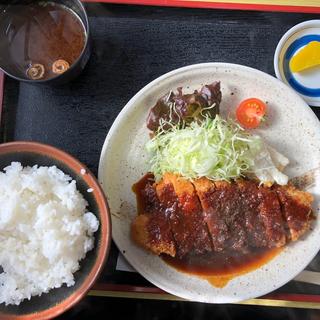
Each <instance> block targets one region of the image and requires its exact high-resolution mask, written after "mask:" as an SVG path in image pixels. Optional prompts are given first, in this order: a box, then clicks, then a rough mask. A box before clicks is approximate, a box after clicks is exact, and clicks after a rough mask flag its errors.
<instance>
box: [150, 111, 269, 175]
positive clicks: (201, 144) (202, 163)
mask: <svg viewBox="0 0 320 320" xmlns="http://www.w3.org/2000/svg"><path fill="white" fill-rule="evenodd" d="M167 124H168V123H167ZM262 146H263V141H262V139H261V138H260V137H259V136H254V135H250V134H249V133H248V132H246V131H245V130H244V129H243V128H242V127H241V126H240V125H238V124H236V123H235V122H233V121H231V120H224V119H221V118H220V117H219V116H218V115H217V116H216V117H215V118H214V119H210V118H206V119H205V120H204V121H203V122H201V123H197V122H192V123H191V124H190V125H189V126H186V127H184V128H179V127H178V126H173V125H172V126H171V129H169V130H164V129H163V126H162V128H161V127H160V129H159V130H158V132H157V133H156V135H155V136H154V137H153V139H151V140H150V141H148V143H147V144H146V149H147V152H148V153H149V155H150V159H149V163H150V165H151V172H153V173H154V175H155V177H156V178H157V179H159V178H160V177H161V176H162V175H163V174H164V173H165V172H173V173H177V174H180V175H182V176H184V177H186V178H189V179H195V178H200V177H207V178H209V179H211V180H227V181H229V180H231V179H235V178H238V177H240V176H243V175H244V174H245V173H246V172H247V171H248V170H249V169H250V168H252V167H253V165H254V158H255V155H257V154H258V153H259V152H260V150H261V148H262Z"/></svg>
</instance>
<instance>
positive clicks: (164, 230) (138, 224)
mask: <svg viewBox="0 0 320 320" xmlns="http://www.w3.org/2000/svg"><path fill="white" fill-rule="evenodd" d="M141 183H143V185H141ZM134 190H135V192H136V195H137V199H138V203H139V205H140V206H139V208H138V213H139V214H138V215H137V216H136V217H135V219H134V221H133V222H132V224H131V237H132V239H133V240H134V242H135V243H136V244H138V245H139V246H141V247H142V248H145V249H147V250H149V251H151V252H153V253H155V254H157V255H159V254H161V253H166V254H168V255H170V256H172V257H174V256H175V255H176V248H175V243H174V239H173V235H172V232H171V228H170V222H169V220H168V215H167V212H166V209H165V208H163V207H162V206H161V203H160V201H159V199H158V196H157V193H156V189H155V186H154V179H153V178H152V177H145V179H141V180H140V181H139V182H138V184H136V185H135V186H134Z"/></svg>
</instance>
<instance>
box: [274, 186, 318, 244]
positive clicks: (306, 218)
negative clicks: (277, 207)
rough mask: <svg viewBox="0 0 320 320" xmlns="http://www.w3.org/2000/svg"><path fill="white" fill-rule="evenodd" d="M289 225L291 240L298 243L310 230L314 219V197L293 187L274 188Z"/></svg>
mask: <svg viewBox="0 0 320 320" xmlns="http://www.w3.org/2000/svg"><path fill="white" fill-rule="evenodd" d="M274 189H275V191H276V193H277V195H278V199H279V201H280V204H281V210H282V214H283V217H284V219H285V221H286V223H287V229H288V238H289V240H292V241H296V240H297V239H298V238H299V237H300V236H301V235H303V234H304V233H305V232H306V231H307V230H308V229H309V228H310V224H311V219H312V217H313V216H312V207H311V205H312V202H313V197H312V195H311V194H310V193H308V192H304V191H300V190H298V189H296V188H295V187H293V186H291V185H287V186H275V187H274Z"/></svg>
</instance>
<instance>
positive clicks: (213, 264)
mask: <svg viewBox="0 0 320 320" xmlns="http://www.w3.org/2000/svg"><path fill="white" fill-rule="evenodd" d="M280 251H281V248H274V249H269V248H250V250H249V251H248V252H247V253H241V252H236V251H232V250H230V251H229V250H224V251H223V252H215V253H209V254H206V255H196V256H187V257H185V258H183V259H178V258H172V257H169V256H163V257H162V258H163V260H164V261H165V262H166V263H167V264H169V265H170V266H172V267H174V268H175V269H177V270H179V271H182V272H185V273H189V274H194V275H197V276H200V277H201V278H203V279H205V280H207V281H208V282H210V283H211V284H212V285H214V286H215V287H218V288H222V287H224V286H225V285H226V284H227V283H228V282H229V281H230V280H231V279H233V278H235V277H237V276H240V275H242V274H245V273H248V272H250V271H253V270H255V269H257V268H259V267H261V266H262V265H264V264H265V263H267V262H268V261H270V260H271V259H272V258H274V257H275V256H276V255H277V254H278V253H279V252H280Z"/></svg>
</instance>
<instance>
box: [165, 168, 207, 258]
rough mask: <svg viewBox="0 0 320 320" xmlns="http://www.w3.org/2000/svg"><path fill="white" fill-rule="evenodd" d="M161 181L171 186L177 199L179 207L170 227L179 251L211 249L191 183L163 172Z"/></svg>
mask: <svg viewBox="0 0 320 320" xmlns="http://www.w3.org/2000/svg"><path fill="white" fill-rule="evenodd" d="M163 183H164V184H165V185H170V184H171V185H172V186H173V190H174V193H175V195H176V197H177V199H178V201H179V209H178V210H177V212H176V213H175V214H173V215H172V217H171V222H172V224H171V229H172V231H173V234H174V237H175V240H176V243H177V246H178V247H179V248H180V249H179V252H180V251H182V253H184V252H193V253H197V254H200V253H205V252H210V251H212V249H213V248H212V242H211V237H210V236H209V232H208V228H207V224H206V222H205V221H204V216H203V213H202V207H201V204H200V201H199V199H198V197H197V194H196V192H195V189H194V186H193V184H192V183H191V182H190V181H189V180H187V179H184V178H182V177H181V176H178V175H176V174H173V173H165V174H164V176H163ZM181 233H183V235H182V234H181ZM180 241H182V243H180Z"/></svg>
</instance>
